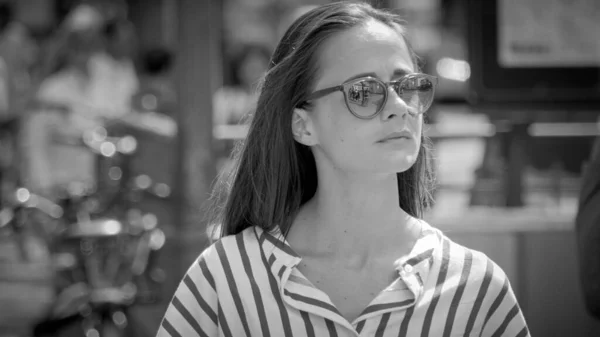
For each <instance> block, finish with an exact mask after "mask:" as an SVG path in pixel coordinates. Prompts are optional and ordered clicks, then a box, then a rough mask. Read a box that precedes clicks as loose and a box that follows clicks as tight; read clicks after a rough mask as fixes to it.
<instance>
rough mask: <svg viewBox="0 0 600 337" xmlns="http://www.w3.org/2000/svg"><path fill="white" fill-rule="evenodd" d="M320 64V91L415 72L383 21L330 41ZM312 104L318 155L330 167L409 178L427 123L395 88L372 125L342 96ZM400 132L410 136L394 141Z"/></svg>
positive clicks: (396, 36)
mask: <svg viewBox="0 0 600 337" xmlns="http://www.w3.org/2000/svg"><path fill="white" fill-rule="evenodd" d="M318 62H319V63H318V65H319V69H320V77H318V78H317V80H316V83H315V84H314V90H320V89H323V88H328V87H332V86H337V85H340V84H341V83H343V82H345V81H347V80H349V79H351V78H356V77H363V76H372V77H377V78H379V79H380V80H382V81H383V82H385V83H387V82H389V81H392V80H396V79H398V78H400V77H401V76H402V75H403V74H406V73H413V72H414V69H415V66H414V64H413V62H412V59H411V56H410V53H409V51H408V48H407V46H406V44H405V42H404V39H403V38H402V37H401V36H400V34H399V33H398V32H397V31H395V30H394V29H392V28H390V27H388V26H386V25H385V24H383V23H380V22H377V21H371V22H369V23H368V24H366V25H364V26H359V27H354V28H352V29H350V30H348V31H345V32H342V33H340V34H338V35H335V36H333V37H332V38H330V39H329V40H327V41H326V42H325V43H324V44H323V47H322V48H321V53H320V55H319V59H318ZM312 104H313V108H312V109H310V112H309V113H308V116H309V117H308V118H309V119H310V121H311V122H310V125H311V128H312V131H313V132H314V133H315V134H314V137H315V143H314V144H313V145H314V146H313V153H314V154H315V158H316V159H317V160H318V161H323V160H325V161H328V162H329V163H330V164H331V165H333V167H334V168H335V169H336V170H342V171H345V172H349V173H352V172H354V173H358V172H367V173H374V174H379V173H381V174H389V173H396V172H403V171H406V170H408V169H409V168H410V167H411V166H412V165H413V164H414V163H415V161H416V159H417V156H418V153H419V148H420V145H421V127H422V122H423V117H422V115H414V114H409V113H408V110H407V106H406V103H405V102H404V101H402V99H400V97H398V95H397V94H396V93H395V92H394V91H393V90H392V89H391V88H389V89H388V99H387V103H386V104H385V106H384V107H383V110H382V111H381V112H380V113H379V114H378V115H377V116H375V117H374V118H372V119H366V120H365V119H359V118H357V117H355V116H354V115H352V114H351V113H350V111H348V108H347V106H346V103H345V100H344V94H343V93H342V92H339V91H338V92H335V93H332V94H330V95H327V96H325V97H322V98H319V99H317V100H315V101H313V102H312ZM395 132H399V133H402V132H404V135H405V136H407V137H401V138H394V137H393V136H392V139H388V138H390V135H392V134H393V133H395Z"/></svg>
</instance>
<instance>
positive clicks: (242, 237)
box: [191, 227, 259, 273]
mask: <svg viewBox="0 0 600 337" xmlns="http://www.w3.org/2000/svg"><path fill="white" fill-rule="evenodd" d="M258 246H259V242H258V238H257V234H256V230H255V229H254V228H253V227H249V228H246V229H245V230H243V231H242V232H240V233H238V234H236V235H228V236H225V237H222V238H220V239H219V240H217V241H216V242H214V243H212V244H211V245H210V246H208V247H207V248H206V249H204V251H202V253H200V255H199V256H198V258H197V259H196V261H195V263H194V264H193V265H192V266H191V269H195V268H202V269H203V272H204V273H207V272H213V271H218V270H223V268H224V267H225V266H228V265H229V266H230V265H231V264H232V263H235V261H237V260H239V259H240V257H241V256H242V255H246V254H247V253H246V251H247V250H248V249H252V248H255V247H258Z"/></svg>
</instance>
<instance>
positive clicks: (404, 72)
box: [344, 69, 412, 82]
mask: <svg viewBox="0 0 600 337" xmlns="http://www.w3.org/2000/svg"><path fill="white" fill-rule="evenodd" d="M411 73H412V72H411V71H409V70H406V69H396V70H394V73H393V74H392V78H396V77H402V76H404V75H407V74H411ZM369 76H370V77H375V78H379V76H377V74H375V73H373V72H371V73H362V74H357V75H354V76H352V77H350V78H348V79H347V80H345V81H344V82H348V81H352V80H355V79H357V78H361V77H369Z"/></svg>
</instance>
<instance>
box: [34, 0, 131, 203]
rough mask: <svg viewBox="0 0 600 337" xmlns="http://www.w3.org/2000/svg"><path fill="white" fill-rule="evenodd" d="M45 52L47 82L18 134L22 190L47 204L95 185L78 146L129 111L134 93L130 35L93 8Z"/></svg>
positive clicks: (73, 19) (76, 16) (74, 15)
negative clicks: (75, 186)
mask: <svg viewBox="0 0 600 337" xmlns="http://www.w3.org/2000/svg"><path fill="white" fill-rule="evenodd" d="M52 43H53V44H51V45H50V47H49V48H48V50H49V53H48V54H49V55H50V56H49V58H50V59H49V60H46V62H45V69H44V70H45V71H44V72H45V73H46V74H47V76H46V77H45V78H44V80H43V81H42V82H41V84H40V86H39V89H38V91H37V94H36V97H35V98H36V101H37V106H36V108H35V109H34V110H33V111H31V112H30V114H29V116H28V118H27V121H26V122H25V123H24V127H23V144H24V152H25V153H26V159H25V168H26V175H25V182H26V185H27V186H28V187H29V188H31V189H32V190H33V191H35V192H37V193H40V194H42V195H44V196H47V197H52V196H53V195H54V194H55V192H56V191H57V189H58V190H60V189H63V188H64V187H66V186H69V185H70V184H71V183H73V182H75V183H79V184H83V185H84V186H90V187H91V186H93V185H94V183H95V170H94V155H93V154H92V152H91V151H90V150H89V149H87V148H85V147H83V146H81V145H78V143H79V142H78V141H79V140H80V139H81V137H82V135H83V133H84V132H86V131H89V130H92V129H94V128H96V127H98V126H102V125H104V123H105V122H106V121H107V120H111V119H115V118H121V117H123V116H125V115H126V114H128V113H129V112H130V111H131V97H132V95H133V94H134V93H135V92H136V91H137V90H138V78H137V74H136V72H135V68H134V65H133V61H132V60H133V53H134V50H133V48H134V47H135V41H134V34H133V31H132V27H131V26H130V25H129V24H128V23H127V22H125V21H123V20H116V19H114V18H108V19H107V18H106V17H104V16H103V15H102V12H100V11H99V10H98V9H97V8H96V7H94V6H92V5H87V4H84V5H79V6H77V7H75V8H74V9H73V11H72V12H71V13H70V14H69V15H68V16H67V18H66V19H65V21H64V22H63V24H62V26H61V27H59V30H58V31H57V32H56V35H55V37H54V40H53V41H52Z"/></svg>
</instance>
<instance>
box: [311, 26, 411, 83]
mask: <svg viewBox="0 0 600 337" xmlns="http://www.w3.org/2000/svg"><path fill="white" fill-rule="evenodd" d="M319 67H320V69H321V74H320V75H321V76H320V78H319V81H318V82H323V83H325V82H327V83H329V84H334V83H335V84H339V83H337V82H340V81H344V80H346V79H348V78H350V77H352V76H354V75H356V74H362V73H375V74H376V75H377V76H378V77H379V78H381V79H382V80H390V79H391V76H392V75H393V73H394V71H396V70H404V71H406V72H413V71H414V70H415V69H414V68H415V66H414V64H413V61H412V58H411V56H410V53H409V51H408V47H407V45H406V43H405V41H404V38H403V37H402V36H401V35H400V33H399V32H398V31H396V30H395V29H392V28H391V27H389V26H387V25H385V24H383V23H381V22H378V21H375V20H372V21H370V22H368V23H366V24H364V25H360V26H357V27H353V28H351V29H349V30H347V31H344V32H341V33H338V34H336V35H334V36H332V37H331V38H330V39H329V40H327V41H326V42H325V43H324V44H323V46H322V47H321V50H320V55H319ZM336 81H337V82H336Z"/></svg>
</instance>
